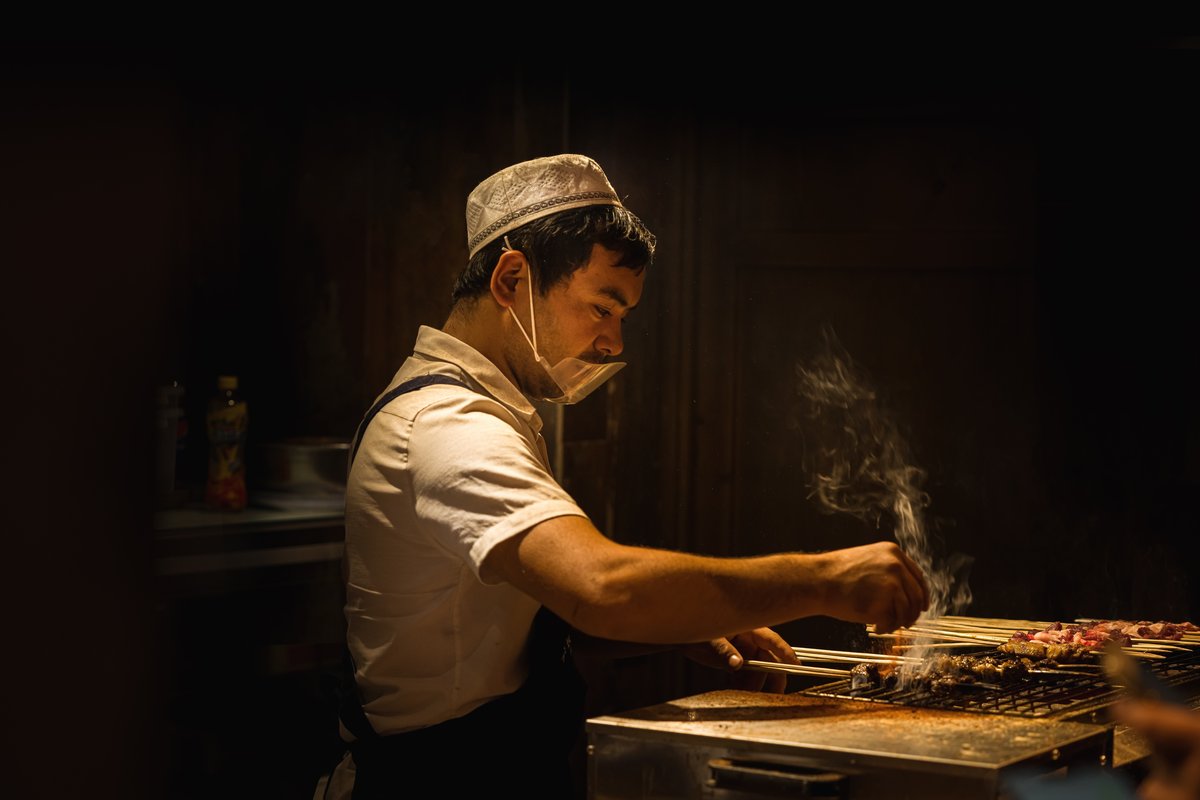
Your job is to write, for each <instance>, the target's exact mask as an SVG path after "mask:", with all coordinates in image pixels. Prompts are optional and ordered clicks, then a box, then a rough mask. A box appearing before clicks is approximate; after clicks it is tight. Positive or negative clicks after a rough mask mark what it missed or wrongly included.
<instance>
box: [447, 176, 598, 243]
mask: <svg viewBox="0 0 1200 800" xmlns="http://www.w3.org/2000/svg"><path fill="white" fill-rule="evenodd" d="M595 205H611V206H619V205H621V199H620V198H619V197H617V193H616V191H615V190H614V189H613V187H612V184H611V183H609V182H608V178H607V177H606V176H605V174H604V170H602V169H600V165H599V164H597V163H596V162H595V161H593V160H592V159H590V158H588V157H587V156H581V155H577V154H575V153H564V154H562V155H557V156H547V157H545V158H535V159H533V160H532V161H522V162H521V163H520V164H514V165H513V166H511V167H506V168H505V169H502V170H500V171H499V172H497V173H496V174H494V175H492V176H491V177H489V178H487V179H485V180H484V181H483V182H482V183H480V184H479V185H478V186H476V187H475V188H474V189H472V190H471V194H469V195H468V196H467V250H468V255H467V257H468V258H471V257H473V256H474V255H475V254H476V253H478V252H479V251H480V249H482V248H483V247H484V245H486V244H487V243H488V242H491V241H494V240H495V239H497V238H498V237H500V236H503V235H504V234H506V233H508V232H509V231H511V230H513V229H514V228H519V227H521V226H522V225H524V224H525V223H527V222H530V221H531V220H535V219H537V218H539V217H545V216H548V215H550V214H556V213H558V212H559V211H565V210H567V209H568V208H582V207H583V206H595Z"/></svg>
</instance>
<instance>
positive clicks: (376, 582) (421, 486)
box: [346, 326, 585, 734]
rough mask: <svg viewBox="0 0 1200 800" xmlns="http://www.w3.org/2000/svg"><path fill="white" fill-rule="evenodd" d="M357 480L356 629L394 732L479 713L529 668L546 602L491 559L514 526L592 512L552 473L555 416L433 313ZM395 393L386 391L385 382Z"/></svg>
mask: <svg viewBox="0 0 1200 800" xmlns="http://www.w3.org/2000/svg"><path fill="white" fill-rule="evenodd" d="M429 374H437V375H447V376H450V377H453V378H455V379H457V380H459V381H461V382H463V383H465V384H467V385H468V386H470V387H471V388H470V389H464V388H460V387H458V386H447V385H441V384H434V385H431V386H426V387H423V388H420V389H417V390H414V391H410V392H408V393H407V394H404V395H401V396H400V397H398V398H396V399H394V400H392V401H391V402H390V403H388V404H387V405H386V406H385V407H384V408H383V409H382V410H381V411H380V412H379V413H378V414H377V415H376V417H375V419H374V421H373V422H372V423H371V424H370V426H369V427H368V428H367V430H366V432H365V434H364V435H363V438H362V443H361V445H360V447H359V450H358V455H357V456H356V458H355V459H354V463H353V465H352V466H351V470H350V474H349V479H348V482H347V487H346V565H347V569H348V579H347V584H346V622H347V627H348V632H347V641H348V644H349V646H350V653H351V655H352V656H353V658H354V662H355V666H356V676H355V677H356V679H357V682H358V686H359V691H360V693H361V694H362V696H363V700H364V703H363V707H364V710H365V711H366V714H367V718H368V719H369V720H370V722H371V725H372V727H374V728H375V730H376V731H377V732H378V733H380V734H389V733H399V732H402V731H407V730H413V729H415V728H421V727H425V726H428V725H432V724H435V723H438V722H442V721H445V720H447V719H451V718H454V717H459V716H462V715H464V714H467V713H469V712H471V711H472V710H474V709H475V708H477V707H478V706H480V705H482V704H483V703H484V702H486V701H488V700H490V699H492V698H495V697H498V696H500V695H503V694H508V693H510V692H513V691H515V690H516V689H517V688H518V687H519V686H520V685H521V684H522V683H523V682H524V680H525V677H526V665H525V662H524V656H523V653H524V647H525V643H526V639H527V637H528V634H529V629H530V624H531V623H532V620H533V617H534V614H535V613H536V612H537V609H538V603H537V601H535V600H533V599H532V598H530V597H529V596H527V595H525V594H523V593H522V592H520V591H518V590H517V589H516V588H514V587H512V586H510V585H508V584H505V583H491V584H489V583H486V582H484V581H483V580H482V579H481V578H480V574H479V569H480V565H481V564H482V563H483V561H484V559H485V558H486V557H487V554H488V552H489V551H490V550H491V549H492V548H493V547H494V546H495V545H496V544H497V543H498V542H501V541H504V540H505V539H507V538H509V537H511V536H514V535H516V534H519V533H522V532H524V531H526V530H528V529H529V528H531V527H533V526H534V525H536V524H538V523H540V522H544V521H545V520H548V519H551V518H553V517H561V516H567V515H576V516H585V514H584V512H583V511H582V510H581V509H580V508H579V506H578V505H577V504H576V503H575V501H574V500H572V499H571V497H570V496H569V495H568V494H567V493H566V491H564V490H563V488H562V487H561V486H559V484H558V482H557V481H556V480H555V479H554V477H553V476H552V475H551V472H550V463H549V458H548V456H547V452H546V444H545V441H544V440H543V438H542V436H541V434H540V431H541V427H542V421H541V418H540V417H538V415H537V411H536V410H535V409H534V407H533V406H532V405H531V404H530V403H529V401H528V400H527V399H526V398H525V397H524V396H523V395H522V394H521V393H520V391H519V390H518V389H517V388H516V387H515V386H513V384H512V383H511V382H510V381H509V380H508V379H507V378H505V377H504V375H503V374H502V373H501V372H500V371H499V369H497V368H496V366H495V365H494V364H492V362H491V361H489V360H488V359H487V358H485V357H484V356H483V355H481V354H480V353H479V352H478V351H476V350H475V349H473V348H471V347H470V346H468V345H466V344H464V343H463V342H461V341H459V340H458V339H456V338H454V337H453V336H450V335H449V334H446V333H444V332H442V331H439V330H436V329H434V328H429V327H425V326H422V327H421V329H420V331H419V333H418V336H417V343H416V347H415V348H414V352H413V355H412V356H411V357H410V358H409V359H408V360H407V361H405V363H404V365H403V366H402V367H401V368H400V370H399V371H398V372H397V373H396V375H395V377H394V378H393V379H392V382H391V384H389V386H388V389H387V390H385V392H384V393H386V391H388V390H390V389H392V388H394V387H395V386H397V385H399V384H400V383H402V382H404V381H406V380H408V379H410V378H414V377H417V376H420V375H429ZM381 395H382V393H381Z"/></svg>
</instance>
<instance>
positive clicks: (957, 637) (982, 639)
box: [867, 628, 1166, 659]
mask: <svg viewBox="0 0 1200 800" xmlns="http://www.w3.org/2000/svg"><path fill="white" fill-rule="evenodd" d="M901 630H905V631H915V632H916V633H915V635H909V636H905V635H903V634H895V633H884V634H881V633H874V632H873V631H871V630H870V629H869V628H868V632H867V635H868V636H873V637H880V638H890V639H912V638H917V639H920V638H924V637H932V638H935V639H951V640H953V641H956V642H958V643H959V644H964V645H967V644H976V643H983V644H1004V643H1005V642H1007V641H1009V640H1008V639H1006V638H1003V637H996V636H974V635H971V634H965V633H962V634H955V633H950V632H948V631H943V632H938V631H934V630H932V629H918V628H902V629H901ZM922 646H925V647H933V646H934V645H932V644H930V645H919V644H918V645H911V646H910V647H918V648H919V647H922ZM1121 649H1122V650H1124V651H1125V652H1126V653H1128V654H1129V655H1131V656H1133V657H1135V658H1147V659H1163V658H1166V656H1164V655H1162V654H1160V653H1156V652H1151V651H1150V650H1147V649H1138V648H1133V647H1122V648H1121Z"/></svg>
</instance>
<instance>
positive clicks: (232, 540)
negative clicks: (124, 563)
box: [154, 506, 344, 576]
mask: <svg viewBox="0 0 1200 800" xmlns="http://www.w3.org/2000/svg"><path fill="white" fill-rule="evenodd" d="M343 520H344V515H343V512H342V510H341V508H340V507H339V508H328V507H327V508H319V507H314V508H309V509H289V510H284V509H277V508H265V507H256V506H250V507H247V508H246V509H243V510H241V511H213V510H210V509H207V508H204V507H203V506H189V507H186V508H180V509H171V510H167V511H160V512H158V513H156V514H155V516H154V529H155V572H156V573H157V574H158V575H160V576H171V575H187V574H196V573H211V572H227V571H236V570H245V569H254V568H259V567H274V566H288V565H297V564H311V563H316V562H328V561H336V560H339V559H340V558H341V557H342V542H343Z"/></svg>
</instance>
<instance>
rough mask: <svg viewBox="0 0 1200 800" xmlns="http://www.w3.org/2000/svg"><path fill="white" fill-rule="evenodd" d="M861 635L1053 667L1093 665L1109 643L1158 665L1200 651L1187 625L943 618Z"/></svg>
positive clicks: (1198, 638) (900, 645) (901, 647)
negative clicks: (981, 651) (971, 649)
mask: <svg viewBox="0 0 1200 800" xmlns="http://www.w3.org/2000/svg"><path fill="white" fill-rule="evenodd" d="M867 632H868V634H869V635H870V636H871V637H872V638H877V639H891V640H894V644H893V646H892V649H893V650H894V651H898V652H903V651H906V650H914V649H920V650H926V649H929V648H954V647H962V646H975V647H978V646H980V645H993V646H995V647H996V649H997V650H999V651H1000V652H1002V653H1008V654H1010V655H1017V656H1025V657H1028V658H1035V659H1045V660H1048V661H1051V662H1054V663H1057V664H1065V663H1070V664H1089V663H1094V662H1095V661H1096V656H1097V654H1098V653H1099V652H1100V650H1101V649H1103V647H1104V645H1105V644H1107V643H1108V642H1109V641H1114V642H1116V643H1117V644H1118V645H1120V646H1121V649H1122V650H1123V651H1124V652H1126V653H1127V654H1129V655H1130V656H1133V657H1134V658H1141V659H1145V660H1158V659H1163V658H1166V657H1167V656H1168V655H1170V653H1171V652H1172V651H1184V652H1190V651H1191V649H1192V648H1193V647H1196V646H1198V645H1200V628H1198V627H1197V626H1195V625H1193V624H1192V623H1190V622H1182V623H1170V622H1155V623H1151V622H1127V621H1124V620H1095V619H1080V620H1076V621H1075V622H1074V623H1067V624H1064V623H1061V622H1040V621H1035V620H1021V619H984V618H979V617H960V616H944V617H938V618H936V619H932V620H926V621H924V622H918V624H916V625H912V626H911V627H908V628H901V629H900V630H898V631H895V632H893V633H877V632H876V631H875V629H874V626H867Z"/></svg>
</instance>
